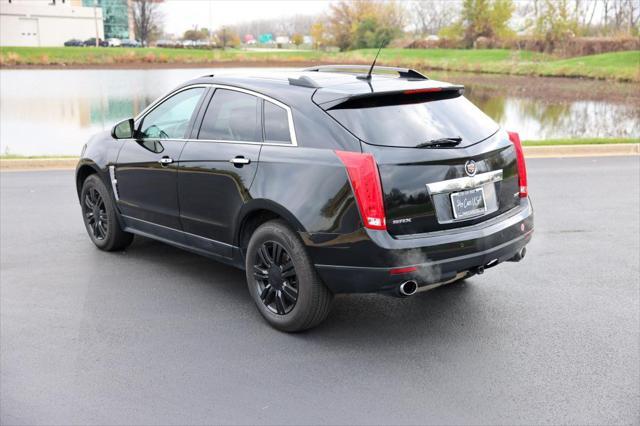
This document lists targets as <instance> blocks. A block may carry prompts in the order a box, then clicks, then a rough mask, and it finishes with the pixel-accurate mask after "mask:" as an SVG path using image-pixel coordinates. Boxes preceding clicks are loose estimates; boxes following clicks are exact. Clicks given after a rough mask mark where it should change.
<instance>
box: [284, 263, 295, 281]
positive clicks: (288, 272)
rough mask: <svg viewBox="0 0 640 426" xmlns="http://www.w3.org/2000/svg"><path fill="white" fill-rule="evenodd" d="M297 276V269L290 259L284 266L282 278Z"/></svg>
mask: <svg viewBox="0 0 640 426" xmlns="http://www.w3.org/2000/svg"><path fill="white" fill-rule="evenodd" d="M295 276H296V270H295V269H294V268H293V262H292V261H288V262H287V263H286V264H285V265H283V266H282V278H292V277H295Z"/></svg>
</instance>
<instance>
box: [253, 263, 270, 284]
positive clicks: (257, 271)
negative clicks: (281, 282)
mask: <svg viewBox="0 0 640 426" xmlns="http://www.w3.org/2000/svg"><path fill="white" fill-rule="evenodd" d="M253 276H254V277H255V278H256V279H258V280H261V281H266V280H268V279H269V271H267V270H266V269H262V268H259V267H258V266H257V265H254V266H253Z"/></svg>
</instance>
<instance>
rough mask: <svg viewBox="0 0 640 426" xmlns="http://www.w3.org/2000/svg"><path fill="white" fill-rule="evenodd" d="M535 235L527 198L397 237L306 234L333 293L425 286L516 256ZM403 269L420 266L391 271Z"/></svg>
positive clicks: (371, 233) (379, 233) (381, 233)
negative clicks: (453, 224) (457, 223)
mask: <svg viewBox="0 0 640 426" xmlns="http://www.w3.org/2000/svg"><path fill="white" fill-rule="evenodd" d="M532 234H533V209H532V206H531V203H530V201H529V200H528V199H527V200H522V203H521V205H520V206H519V207H517V208H515V209H513V210H511V211H509V212H507V213H505V214H503V215H500V216H498V217H495V218H493V219H491V220H489V221H487V222H484V223H481V224H477V225H474V226H468V227H465V228H460V229H458V230H455V231H443V232H434V233H429V234H422V235H413V236H406V237H402V238H393V237H391V235H389V234H388V233H387V232H386V231H370V230H362V231H361V232H359V233H357V234H354V235H351V236H348V237H347V238H345V236H341V237H337V238H334V239H331V238H329V237H328V236H327V235H324V236H317V235H309V236H306V238H304V237H303V238H304V239H305V242H306V243H307V246H308V249H309V251H310V254H311V257H312V259H313V260H314V262H315V264H316V265H315V266H316V269H317V271H318V273H319V275H320V277H321V278H322V279H323V281H324V282H325V284H326V285H327V286H328V287H329V288H330V289H331V290H332V291H333V292H334V293H370V292H393V291H396V290H397V288H398V286H399V285H400V284H401V283H402V282H404V281H406V280H409V279H412V280H415V281H417V282H418V285H419V286H425V285H428V284H433V283H439V282H443V281H448V280H451V279H452V278H454V277H456V275H457V274H459V273H461V272H465V271H470V272H472V273H473V272H474V271H477V270H478V268H479V267H485V266H487V265H490V266H495V265H497V264H498V263H500V262H503V261H505V260H509V259H512V258H513V257H514V256H516V255H517V254H518V253H519V252H520V251H521V250H522V248H523V247H524V246H526V245H527V244H528V243H529V241H530V240H531V237H532ZM327 260H334V261H333V262H327ZM405 267H415V268H416V270H415V271H413V272H409V273H403V274H399V275H392V274H391V270H392V269H396V268H405Z"/></svg>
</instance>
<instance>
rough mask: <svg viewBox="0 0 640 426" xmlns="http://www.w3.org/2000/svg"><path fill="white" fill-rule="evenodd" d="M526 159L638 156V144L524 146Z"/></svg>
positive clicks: (639, 148)
mask: <svg viewBox="0 0 640 426" xmlns="http://www.w3.org/2000/svg"><path fill="white" fill-rule="evenodd" d="M523 148H524V155H525V157H527V158H553V157H605V156H614V155H640V143H621V144H600V145H550V146H532V145H528V146H524V147H523Z"/></svg>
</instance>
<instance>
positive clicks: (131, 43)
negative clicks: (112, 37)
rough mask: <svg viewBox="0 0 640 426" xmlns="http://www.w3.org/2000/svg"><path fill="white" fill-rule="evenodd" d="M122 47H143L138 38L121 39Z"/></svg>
mask: <svg viewBox="0 0 640 426" xmlns="http://www.w3.org/2000/svg"><path fill="white" fill-rule="evenodd" d="M120 47H142V45H141V44H140V42H139V41H138V40H129V39H122V40H120Z"/></svg>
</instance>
